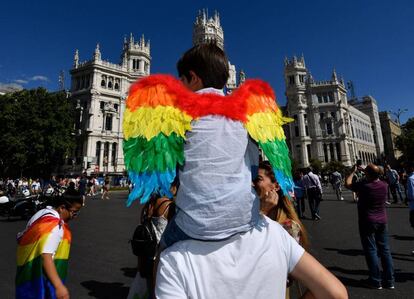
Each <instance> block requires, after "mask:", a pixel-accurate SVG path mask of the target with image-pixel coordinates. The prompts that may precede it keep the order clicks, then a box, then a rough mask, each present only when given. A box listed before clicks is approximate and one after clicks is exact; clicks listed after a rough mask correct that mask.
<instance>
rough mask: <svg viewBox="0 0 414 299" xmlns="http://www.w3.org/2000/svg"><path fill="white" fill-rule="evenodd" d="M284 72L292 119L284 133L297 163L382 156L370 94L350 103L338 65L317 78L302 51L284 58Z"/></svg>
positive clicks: (348, 161)
mask: <svg viewBox="0 0 414 299" xmlns="http://www.w3.org/2000/svg"><path fill="white" fill-rule="evenodd" d="M284 74H285V85H286V97H287V107H286V111H287V113H288V115H289V116H290V117H292V118H293V119H294V121H293V122H292V123H290V124H289V125H288V128H287V130H288V132H287V134H286V135H287V139H288V145H289V147H290V149H291V153H292V156H293V159H295V160H296V161H297V162H298V164H299V166H302V167H306V166H308V165H309V161H310V159H318V160H320V161H322V162H323V163H328V162H330V161H341V162H342V163H343V164H344V165H346V166H351V165H352V164H354V163H355V162H356V160H357V159H361V160H362V162H363V163H364V164H368V163H369V162H374V161H376V159H377V158H382V156H383V152H384V144H383V140H382V134H381V127H380V126H379V116H378V108H377V104H376V102H375V100H374V99H373V98H372V97H364V98H363V101H362V102H361V101H356V100H355V101H353V103H352V104H351V102H348V99H347V91H346V88H345V84H344V81H343V79H342V78H341V79H338V77H337V74H336V72H335V70H334V71H333V72H332V77H331V79H330V80H327V81H315V80H314V79H313V77H312V75H311V73H310V72H309V70H308V69H307V68H306V65H305V59H304V57H303V56H302V57H300V58H297V57H293V59H290V60H289V59H285V69H284ZM378 136H380V137H378Z"/></svg>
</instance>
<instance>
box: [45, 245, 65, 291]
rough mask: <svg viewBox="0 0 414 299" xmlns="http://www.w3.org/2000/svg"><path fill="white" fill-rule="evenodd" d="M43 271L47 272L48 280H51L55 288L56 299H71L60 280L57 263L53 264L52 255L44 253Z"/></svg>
mask: <svg viewBox="0 0 414 299" xmlns="http://www.w3.org/2000/svg"><path fill="white" fill-rule="evenodd" d="M42 259H43V269H44V270H45V273H46V276H47V278H49V280H50V282H51V283H52V285H53V286H54V287H55V291H56V297H57V298H58V299H69V291H68V289H67V288H66V287H65V285H64V284H63V283H62V280H61V279H60V277H59V275H58V273H57V270H56V266H55V263H54V262H53V257H52V254H50V253H43V254H42Z"/></svg>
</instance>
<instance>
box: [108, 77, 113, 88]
mask: <svg viewBox="0 0 414 299" xmlns="http://www.w3.org/2000/svg"><path fill="white" fill-rule="evenodd" d="M108 88H110V89H112V80H111V79H109V82H108Z"/></svg>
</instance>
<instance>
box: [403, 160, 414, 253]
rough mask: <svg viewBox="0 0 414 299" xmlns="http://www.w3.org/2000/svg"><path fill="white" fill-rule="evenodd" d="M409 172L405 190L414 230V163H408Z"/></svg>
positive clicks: (407, 169)
mask: <svg viewBox="0 0 414 299" xmlns="http://www.w3.org/2000/svg"><path fill="white" fill-rule="evenodd" d="M405 169H406V171H407V185H406V187H405V189H406V190H407V200H408V207H409V209H410V217H409V219H410V224H411V227H412V228H414V162H408V163H406V165H405ZM411 254H414V250H413V251H411Z"/></svg>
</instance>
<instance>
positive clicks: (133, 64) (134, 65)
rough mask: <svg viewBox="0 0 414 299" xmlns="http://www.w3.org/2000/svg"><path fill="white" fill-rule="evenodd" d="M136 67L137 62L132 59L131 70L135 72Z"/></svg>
mask: <svg viewBox="0 0 414 299" xmlns="http://www.w3.org/2000/svg"><path fill="white" fill-rule="evenodd" d="M136 66H137V62H136V60H135V59H132V69H133V70H135V69H136Z"/></svg>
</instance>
